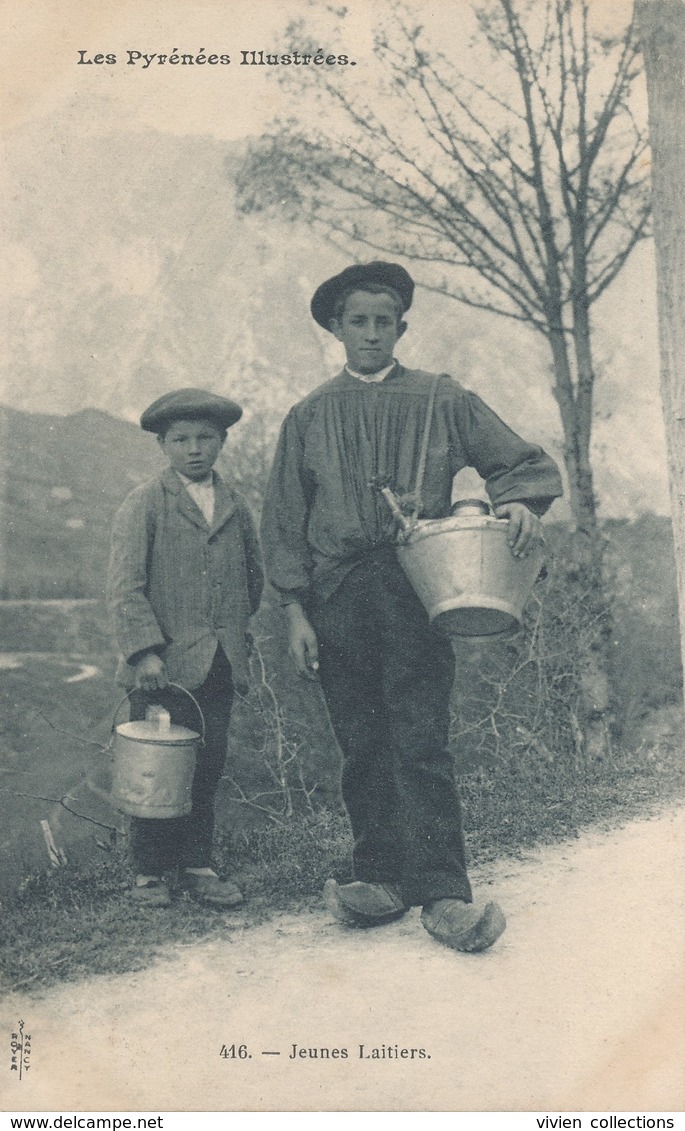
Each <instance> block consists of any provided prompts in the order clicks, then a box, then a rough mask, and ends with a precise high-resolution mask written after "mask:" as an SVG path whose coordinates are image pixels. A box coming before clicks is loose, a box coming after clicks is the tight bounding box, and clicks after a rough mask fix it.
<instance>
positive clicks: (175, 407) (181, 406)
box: [140, 389, 243, 432]
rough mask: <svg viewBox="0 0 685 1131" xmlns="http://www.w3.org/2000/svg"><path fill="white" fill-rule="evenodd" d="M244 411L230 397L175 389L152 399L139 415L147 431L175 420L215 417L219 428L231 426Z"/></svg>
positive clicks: (164, 426) (160, 427)
mask: <svg viewBox="0 0 685 1131" xmlns="http://www.w3.org/2000/svg"><path fill="white" fill-rule="evenodd" d="M242 415H243V410H242V408H241V407H240V405H239V404H236V402H235V401H230V400H229V399H228V397H220V396H219V395H218V393H209V392H207V390H206V389H174V391H173V393H165V394H164V396H162V397H159V398H158V399H157V400H156V401H153V402H152V404H151V405H150V407H149V408H146V409H145V412H144V413H143V415H142V416H141V418H140V426H141V428H144V429H145V431H146V432H160V431H162V430H163V429H164V428H166V427H168V425H169V424H171V423H173V421H174V420H197V419H203V420H204V419H205V418H206V419H207V420H213V421H215V423H216V424H218V425H219V427H220V428H230V427H231V425H232V424H235V423H236V421H238V420H240V417H241V416H242Z"/></svg>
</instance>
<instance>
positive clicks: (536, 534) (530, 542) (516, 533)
mask: <svg viewBox="0 0 685 1131" xmlns="http://www.w3.org/2000/svg"><path fill="white" fill-rule="evenodd" d="M494 509H495V514H496V516H497V518H508V519H509V531H508V539H509V546H510V548H511V552H512V554H513V555H514V557H515V558H526V557H527V556H528V554H530V553H532V552H533V550H535V549H537V547H538V546H539V545H540V543H541V541H542V523H541V522H540V519H539V518H538V517H537V515H535V514H533V512H532V511H531V510H529V509H528V507H527V506H526V504H525V503H502V505H501V506H499V507H495V508H494Z"/></svg>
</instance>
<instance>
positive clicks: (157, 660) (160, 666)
mask: <svg viewBox="0 0 685 1131" xmlns="http://www.w3.org/2000/svg"><path fill="white" fill-rule="evenodd" d="M135 672H136V687H138V688H140V690H141V691H161V690H162V688H164V687H166V686H167V684H168V682H169V677H168V675H167V670H166V664H165V663H164V660H163V659H162V658H161V656H158V655H157V653H156V652H146V653H145V655H144V656H141V658H140V659H139V660H138V661H137V663H136V664H135Z"/></svg>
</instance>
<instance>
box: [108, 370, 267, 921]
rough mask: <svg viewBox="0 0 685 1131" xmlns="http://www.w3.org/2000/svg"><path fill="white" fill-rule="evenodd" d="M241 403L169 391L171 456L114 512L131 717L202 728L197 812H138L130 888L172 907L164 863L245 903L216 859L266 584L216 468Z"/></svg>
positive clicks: (141, 898) (242, 515)
mask: <svg viewBox="0 0 685 1131" xmlns="http://www.w3.org/2000/svg"><path fill="white" fill-rule="evenodd" d="M241 415H242V409H241V407H240V406H239V405H237V404H235V403H234V402H233V401H231V400H228V399H227V398H226V397H221V396H217V395H216V394H214V393H209V392H206V391H205V390H204V389H179V390H177V391H175V392H173V393H166V394H165V395H164V396H162V397H160V398H159V399H158V400H156V401H155V402H154V404H151V405H150V407H149V408H148V409H146V411H145V412H144V413H143V415H142V417H141V420H140V423H141V426H142V427H143V428H144V429H145V430H146V431H148V432H154V433H156V434H157V440H158V443H159V446H160V447H161V449H162V451H163V452H164V455H165V456H166V459H167V461H168V464H169V466H168V467H167V468H166V469H165V470H164V471H162V472H161V474H159V475H157V476H156V477H155V478H153V479H151V480H150V481H149V482H147V483H144V484H143V485H142V486H140V487H136V488H135V490H133V491H132V492H131V494H130V495H129V496H128V497H127V498H126V499H125V500H124V502H123V504H122V505H121V507H120V508H119V511H118V512H117V515H116V517H115V520H114V527H113V532H112V553H111V558H110V568H109V578H108V586H107V599H108V605H109V609H110V612H111V615H112V618H113V622H114V632H115V636H116V640H117V643H118V645H119V649H120V651H121V654H122V658H121V661H120V664H119V668H118V671H117V680H118V682H120V683H122V684H123V685H124V686H125V687H127V688H130V689H133V690H132V691H131V695H130V700H131V718H132V719H142V718H144V717H145V711H146V709H147V707H148V706H149V705H150V704H152V703H159V704H161V705H162V706H163V707H165V708H166V709H167V710H168V711H169V712H170V714H171V719H172V722H173V723H175V724H179V725H183V726H187V727H189V728H190V729H192V730H195V731H198V732H199V730H200V720H199V718H198V712H197V709H196V707H195V706H194V705H193V703H192V702H191V700H190V699H189V697H188V696H187V695H185V694H183V693H182V692H180V691H176V690H175V689H174V688H171V687H169V686H168V684H169V683H170V682H173V683H177V684H180V685H181V686H182V687H184V688H186V689H187V690H188V691H192V693H193V695H194V697H195V699H196V700H197V701H198V703H199V705H200V708H201V710H202V713H203V715H204V720H205V744H204V746H199V747H198V755H197V764H196V769H195V776H194V779H193V788H192V811H191V813H190V814H189V816H187V817H179V818H173V819H168V820H165V819H159V818H153V819H144V818H140V817H132V818H131V842H132V844H131V848H132V857H133V861H134V865H135V870H136V879H135V884H134V886H133V887H132V889H131V896H132V898H133V899H134V900H136V901H137V902H140V903H143V904H147V905H150V906H158V907H159V906H166V905H168V904H169V902H170V899H171V895H170V891H169V888H168V886H167V884H166V883H165V881H164V873H166V872H167V871H169V870H170V869H172V868H179V870H180V871H179V874H180V882H181V886H183V887H184V888H186V889H187V890H188V891H189V892H190V893H191V895H193V896H195V897H196V898H198V899H200V900H202V901H204V902H206V903H211V904H215V905H218V906H224V907H231V906H235V905H237V904H238V903H240V902H241V901H242V895H241V892H240V891H239V889H238V888H237V886H236V885H235V884H234V883H232V882H230V881H222V880H220V879H219V877H218V876H217V874H216V873H215V872H214V870H213V869H212V867H211V849H212V835H213V831H214V799H215V796H216V792H217V789H218V786H219V782H220V780H221V775H222V772H223V768H224V763H225V759H226V738H227V732H228V726H229V722H230V717H231V706H232V701H233V694H234V691H237V692H238V693H239V694H244V693H245V692H246V691H247V682H248V653H249V644H248V640H249V637H248V634H247V629H248V623H249V618H250V616H251V615H252V614H253V613H255V612H256V610H257V608H258V606H259V601H260V598H261V593H262V586H263V570H262V564H261V557H260V552H259V545H258V541H257V535H256V531H255V528H254V524H253V522H252V518H251V516H250V513H249V511H248V509H247V506H246V505H245V503H244V502H243V501H242V500H241V498H240V497H239V496H238V495H237V494H236V493H235V492H234V491H233V490H232V489H231V488H230V487H228V486H227V484H226V483H225V482H224V481H223V479H222V478H221V477H220V476H219V475H218V474H217V472H216V471H213V470H212V468H213V465H214V463H215V462H216V460H217V457H218V455H219V452H220V451H221V449H222V447H223V444H224V441H225V439H226V432H227V429H228V428H230V427H231V426H232V425H233V424H235V423H236V421H238V420H239V419H240V417H241Z"/></svg>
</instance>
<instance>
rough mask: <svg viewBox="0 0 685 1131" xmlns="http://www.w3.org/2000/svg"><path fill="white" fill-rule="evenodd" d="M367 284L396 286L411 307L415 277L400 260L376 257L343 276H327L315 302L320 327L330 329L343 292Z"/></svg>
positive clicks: (312, 305)
mask: <svg viewBox="0 0 685 1131" xmlns="http://www.w3.org/2000/svg"><path fill="white" fill-rule="evenodd" d="M366 283H378V285H379V286H382V287H392V289H393V291H397V294H398V295H399V296H400V299H401V300H402V306H403V309H404V310H405V311H406V310H409V307H410V306H411V300H412V298H413V297H414V280H413V279H412V277H411V275H410V274H409V272H408V271H405V269H404V267H400V265H399V263H384V262H383V260H381V259H376V260H374V261H373V263H353V264H352V266H351V267H346V268H345V270H344V271H341V272H340V274H339V275H334V276H333V277H332V278H331V279H326V282H325V283H322V284H321V286H320V287H318V288H317V289H316V291H315V292H314V297H313V299H312V302H311V312H312V317H313V318H314V319H315V320H316V321H317V322H318V323H319V326H323V328H324V330H330V328H331V319H332V318H333V315H334V309H335V304H336V302H337V301H338V298H339V297H340V295H342V294H343V293H344V292H345V291H348V290H349V289H350V288H351V287H356V286H360V287H363V286H364V285H365V284H366Z"/></svg>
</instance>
